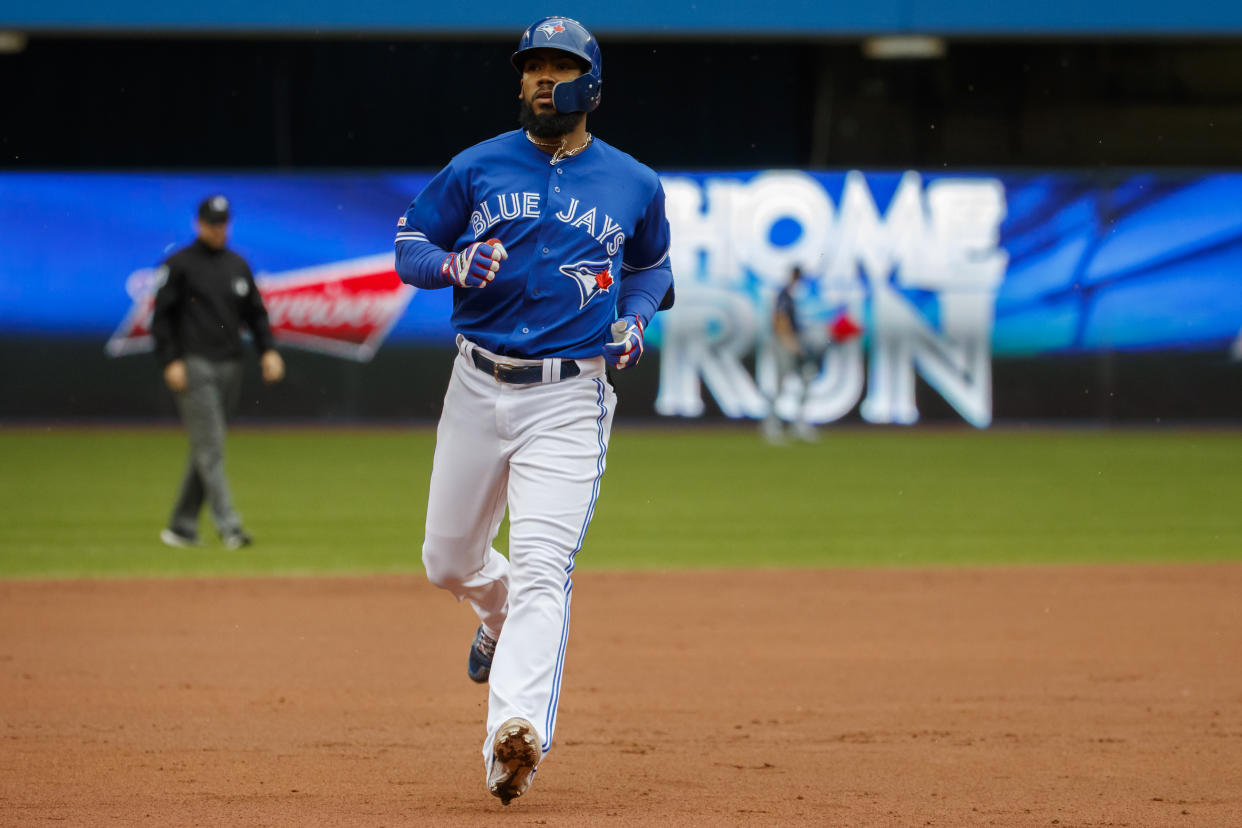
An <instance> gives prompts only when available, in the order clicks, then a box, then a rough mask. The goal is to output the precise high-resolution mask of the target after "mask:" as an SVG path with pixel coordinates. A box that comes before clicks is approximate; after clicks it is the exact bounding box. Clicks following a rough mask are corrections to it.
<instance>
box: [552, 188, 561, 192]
mask: <svg viewBox="0 0 1242 828" xmlns="http://www.w3.org/2000/svg"><path fill="white" fill-rule="evenodd" d="M552 189H553V190H555V191H556V192H558V193H559V192H560V191H561V188H560V187H553V188H552Z"/></svg>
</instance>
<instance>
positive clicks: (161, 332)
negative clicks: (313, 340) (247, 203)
mask: <svg viewBox="0 0 1242 828" xmlns="http://www.w3.org/2000/svg"><path fill="white" fill-rule="evenodd" d="M160 277H161V283H160V287H159V290H158V291H157V292H156V294H155V313H154V316H153V317H152V320H151V335H152V336H154V337H155V352H156V354H157V355H158V356H159V359H160V362H161V363H162V364H164V365H167V364H168V363H170V362H172V361H173V360H175V359H181V358H182V357H184V356H185V355H186V354H194V355H196V356H201V357H206V358H207V359H213V360H229V359H241V358H242V356H243V355H244V353H245V351H244V348H243V346H242V338H241V328H242V325H243V324H244V325H245V326H246V327H247V328H248V329H249V330H250V335H251V336H252V337H253V338H254V345H255V348H256V349H257V350H258V352H259V353H260V354H261V353H263V352H264V351H266V350H269V349H270V348H271V347H272V329H271V327H270V326H269V324H268V321H267V309H266V308H264V307H263V299H262V297H260V296H259V289H258V287H256V286H255V283H254V275H253V274H252V273H251V272H250V266H249V265H247V264H246V260H245V259H243V258H242V257H241V256H239V255H237V254H236V253H234V252H233V251H232V250H228V249H224V250H214V249H212V248H210V247H208V246H207V245H206V244H204V243H203V241H202V239H195V240H194V242H193V243H192V244H190V245H188V246H186V247H183V248H181V249H180V250H178V251H177V252H176V253H173V254H172V255H171V256H169V257H168V258H167V259H165V260H164V264H163V266H162V267H161V268H160Z"/></svg>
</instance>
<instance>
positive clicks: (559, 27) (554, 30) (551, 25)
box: [535, 20, 565, 40]
mask: <svg viewBox="0 0 1242 828" xmlns="http://www.w3.org/2000/svg"><path fill="white" fill-rule="evenodd" d="M535 31H537V32H543V33H544V35H545V36H547V38H548V40H551V39H552V38H553V37H554V36H556V35H558V34H560V33H561V32H563V31H565V24H564V22H563V21H560V20H549V21H548V22H547V23H544V24H543V25H542V26H540V27H539V28H538V29H536V30H535Z"/></svg>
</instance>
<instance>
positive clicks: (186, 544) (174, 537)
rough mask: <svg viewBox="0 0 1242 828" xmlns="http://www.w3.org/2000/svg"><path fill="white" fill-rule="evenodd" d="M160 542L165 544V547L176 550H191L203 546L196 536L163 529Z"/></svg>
mask: <svg viewBox="0 0 1242 828" xmlns="http://www.w3.org/2000/svg"><path fill="white" fill-rule="evenodd" d="M160 540H161V541H163V542H164V545H165V546H171V547H174V548H176V549H190V548H193V547H195V546H202V545H203V543H202V541H200V540H199V539H198V538H196V537H195V536H194V535H186V534H183V533H181V532H178V531H177V530H176V529H172V528H168V529H161V530H160Z"/></svg>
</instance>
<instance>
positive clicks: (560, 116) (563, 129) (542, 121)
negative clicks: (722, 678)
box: [518, 99, 586, 138]
mask: <svg viewBox="0 0 1242 828" xmlns="http://www.w3.org/2000/svg"><path fill="white" fill-rule="evenodd" d="M585 116H586V113H585V112H554V113H552V114H551V115H537V114H535V110H534V109H533V108H531V105H530V104H529V103H527V102H526V100H525V99H523V100H522V108H521V111H519V112H518V123H520V124H521V125H522V128H523V129H525V130H526V131H527V132H529V133H530V134H531V135H533V136H535V137H536V138H560V137H561V136H562V135H568V134H569V133H571V132H573V131H574V127H576V126H578V122H579V121H581V120H582V119H583V118H584V117H585Z"/></svg>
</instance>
